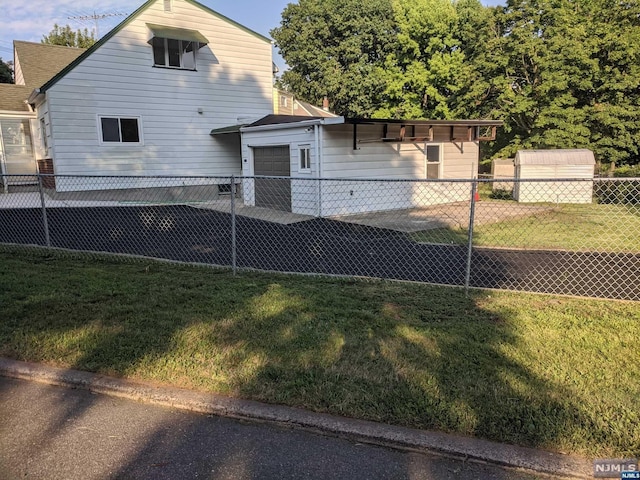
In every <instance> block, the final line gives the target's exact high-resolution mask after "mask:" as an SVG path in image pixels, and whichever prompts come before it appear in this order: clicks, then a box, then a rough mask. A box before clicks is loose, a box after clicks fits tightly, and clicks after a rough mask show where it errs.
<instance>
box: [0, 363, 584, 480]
mask: <svg viewBox="0 0 640 480" xmlns="http://www.w3.org/2000/svg"><path fill="white" fill-rule="evenodd" d="M0 375H2V376H6V377H12V378H16V379H23V380H31V381H35V382H39V383H45V384H49V385H58V386H64V387H73V388H78V389H84V390H89V391H91V392H94V393H102V394H107V395H110V396H114V397H120V398H125V399H128V400H136V401H139V402H145V403H147V404H154V405H159V406H164V407H173V408H175V409H179V410H184V411H189V412H195V413H200V414H209V415H215V416H220V417H228V418H235V419H245V420H250V421H254V422H255V421H258V422H261V423H264V422H266V423H267V424H268V425H271V426H272V427H273V426H277V427H287V428H291V429H294V430H296V431H313V432H320V433H323V434H327V435H330V436H338V437H341V438H346V439H348V440H349V441H350V442H352V444H353V442H360V443H366V444H374V445H381V446H387V447H393V448H394V449H400V450H401V451H418V452H422V453H429V454H438V455H441V456H442V455H444V456H446V457H451V458H453V459H462V460H465V461H472V462H481V463H488V464H490V465H494V466H501V467H509V468H511V469H515V470H509V471H502V470H500V471H498V470H491V469H489V470H488V471H484V473H478V472H476V473H475V474H474V473H473V472H471V471H470V472H469V474H468V475H465V474H464V473H460V472H457V473H456V475H454V476H445V475H444V473H442V474H438V475H427V476H424V475H406V474H405V475H391V476H392V477H393V478H487V479H490V478H493V479H507V478H509V479H511V478H521V479H527V480H529V479H531V478H539V476H538V477H535V476H534V477H531V476H529V475H527V474H525V473H526V472H530V473H534V472H537V473H538V474H545V475H552V476H553V477H554V478H592V477H591V475H592V464H591V462H589V461H588V460H586V459H582V458H575V457H570V456H566V455H560V454H556V453H550V452H545V451H541V450H535V449H531V448H523V447H516V446H511V445H504V444H499V443H495V442H489V441H486V440H480V439H474V438H468V437H460V436H456V435H449V434H444V433H440V432H430V431H422V430H414V429H409V428H402V427H395V426H390V425H384V424H378V423H374V422H366V421H360V420H353V419H348V418H343V417H337V416H333V415H327V414H319V413H314V412H308V411H305V410H300V409H296V408H290V407H283V406H277V405H267V404H262V403H258V402H253V401H247V400H239V399H232V398H227V397H221V396H217V395H213V394H204V393H196V392H192V391H187V390H181V389H176V388H169V387H159V386H157V385H152V384H147V383H138V382H131V381H126V380H121V379H114V378H110V377H104V376H101V375H95V374H90V373H86V372H78V371H74V370H63V369H56V368H52V367H46V366H42V365H36V364H29V363H24V362H18V361H13V360H7V359H0ZM10 387H11V386H10ZM12 388H13V387H11V388H4V389H2V388H0V398H1V399H2V400H3V401H4V402H5V403H6V402H7V401H8V399H7V395H9V393H10V392H13V390H12ZM8 392H9V393H8ZM11 395H13V393H11ZM28 397H29V398H30V399H35V398H36V397H37V395H33V394H29V395H28ZM30 401H31V400H26V401H25V402H27V403H28V402H30ZM21 407H26V404H25V405H22V404H20V403H19V404H18V408H17V410H20V408H21ZM74 408H76V407H75V406H74V405H73V404H71V406H70V407H69V408H68V409H67V410H68V412H67V413H68V414H69V415H71V414H72V413H73V412H72V411H73V409H74ZM116 411H117V410H116ZM7 412H8V411H7ZM0 414H2V417H3V418H5V419H6V418H10V416H9V413H3V412H2V411H0ZM11 415H13V414H11ZM116 415H118V414H116ZM65 421H66V420H65ZM114 421H115V419H114ZM192 421H193V420H192ZM106 422H107V423H108V421H106ZM131 422H132V423H131V425H135V417H134V418H133V419H132V420H131ZM120 423H122V422H120ZM63 425H64V424H59V426H63ZM105 426H106V425H105ZM3 430H4V431H3ZM6 430H7V427H6V424H5V425H3V426H2V427H0V437H2V435H4V434H5V433H6ZM45 432H46V431H45ZM177 432H179V431H177ZM171 433H172V430H171V429H169V430H168V433H166V435H170V434H171ZM136 434H137V433H136ZM123 435H124V434H123ZM176 435H179V433H176ZM295 435H298V434H295ZM18 436H19V435H18ZM194 441H195V440H194ZM293 444H294V445H295V444H296V442H295V441H294V443H293ZM45 446H46V444H45ZM0 448H8V447H6V446H5V447H2V446H1V444H0ZM42 448H44V447H42ZM96 448H98V447H96ZM182 448H183V449H184V450H185V451H188V450H189V449H188V448H187V447H186V446H185V445H182ZM213 448H216V446H215V445H213V444H212V445H210V449H213ZM345 448H346V446H345V445H342V446H338V450H336V451H340V450H342V449H345ZM293 451H294V450H291V452H293ZM345 451H346V450H345ZM291 452H289V451H286V455H288V458H289V460H290V461H291V460H293V461H294V463H295V462H297V461H298V460H299V458H297V456H296V454H295V453H291ZM14 454H17V453H15V452H14ZM378 454H379V452H378V453H376V454H375V455H373V454H372V455H373V456H376V455H378ZM2 456H3V455H0V457H2ZM291 456H293V457H294V458H293V459H292V458H291ZM152 458H155V457H152ZM371 458H373V457H371ZM114 461H115V460H114ZM121 461H124V460H122V459H121ZM5 462H9V463H11V461H10V460H5ZM154 462H160V464H161V463H162V462H161V461H160V460H154V461H153V462H152V463H154ZM18 464H19V462H18ZM154 464H155V463H154ZM11 465H13V463H11ZM11 465H9V467H11ZM131 465H133V464H131ZM363 465H365V466H363V467H359V468H356V469H354V472H355V473H357V475H348V474H347V473H346V472H343V474H342V475H338V476H335V475H333V476H331V475H329V476H328V477H330V478H381V477H388V475H381V476H379V475H376V474H375V473H374V472H372V473H371V474H370V475H369V474H368V473H369V472H367V471H366V470H365V471H364V473H365V475H364V476H363V475H362V474H363V471H362V468H367V467H366V465H368V463H366V462H365V463H364V464H363ZM455 465H458V466H457V467H456V466H455ZM455 465H454V464H450V465H449V466H444V467H443V468H444V470H442V472H446V471H447V470H448V469H450V468H454V470H453V471H455V469H456V468H458V467H459V466H460V465H466V464H455ZM134 466H135V465H134ZM2 467H4V468H5V469H6V468H8V467H7V465H2V464H1V463H0V468H2ZM11 468H13V467H11ZM112 468H115V467H113V466H112ZM132 468H133V467H132ZM434 468H435V467H434ZM438 468H440V467H438ZM474 468H475V467H474ZM12 471H13V470H12ZM117 471H119V472H120V473H123V471H122V470H118V469H115V470H110V472H111V473H114V472H117ZM336 471H339V470H336ZM500 472H502V473H500ZM0 473H2V472H0ZM15 473H16V474H18V473H19V474H20V475H22V473H23V472H21V471H18V470H16V471H15ZM125 473H126V472H125ZM16 476H17V475H16ZM105 476H107V477H108V476H111V475H99V476H98V477H93V478H104V477H105ZM124 476H125V477H126V476H127V475H124ZM134 476H136V477H137V475H134ZM187 476H189V477H193V475H187ZM258 476H260V477H262V476H261V475H258ZM288 476H289V477H291V478H293V477H296V478H297V477H299V476H298V475H288ZM242 477H243V475H239V476H238V477H237V478H242ZM245 477H246V478H250V477H251V476H245ZM307 477H308V478H322V477H319V476H312V475H308V476H307ZM21 478H22V476H21ZM51 478H64V477H63V476H56V477H53V476H52V477H51ZM68 478H72V477H69V476H68ZM85 478H88V477H85ZM118 478H122V475H120V476H118ZM145 478H146V477H145ZM148 478H151V477H148ZM156 478H172V477H171V476H166V477H165V476H159V475H157V476H156ZM254 478H255V477H254ZM272 478H276V476H274V477H272Z"/></svg>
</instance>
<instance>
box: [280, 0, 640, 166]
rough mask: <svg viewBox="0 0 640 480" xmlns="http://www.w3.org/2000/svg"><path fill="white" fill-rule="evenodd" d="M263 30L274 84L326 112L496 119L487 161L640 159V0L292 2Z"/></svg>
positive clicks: (317, 0) (308, 0) (330, 0)
mask: <svg viewBox="0 0 640 480" xmlns="http://www.w3.org/2000/svg"><path fill="white" fill-rule="evenodd" d="M272 35H273V37H274V38H275V40H276V44H277V45H278V47H279V48H280V51H281V53H282V55H283V57H284V59H285V60H286V61H287V63H288V65H289V66H290V67H291V70H290V71H288V72H285V74H284V75H283V77H282V82H283V84H284V85H285V86H286V87H287V88H288V89H290V90H291V91H292V92H293V93H295V94H296V95H297V96H299V97H300V98H305V99H307V100H309V101H311V102H314V103H318V102H319V101H320V100H321V98H322V97H323V96H324V95H328V96H329V97H330V99H331V101H332V103H331V105H332V109H333V110H334V111H336V113H340V114H343V115H348V116H372V117H377V118H497V119H502V120H504V122H505V125H504V127H503V128H502V129H500V133H499V137H498V139H497V140H496V141H495V142H492V143H491V144H490V145H489V150H488V152H487V154H488V155H489V156H494V157H495V156H512V155H514V154H515V152H516V151H517V150H519V149H522V148H590V149H592V150H593V151H594V152H595V153H596V155H597V157H598V159H599V160H600V161H602V162H604V163H608V162H612V161H613V162H616V163H617V164H625V163H626V164H631V163H638V162H639V161H640V0H508V1H507V5H506V6H505V7H483V6H482V5H481V4H480V2H479V0H457V1H453V0H371V1H369V2H362V1H361V0H358V1H356V0H300V2H299V4H290V5H289V6H288V7H287V8H286V9H285V11H284V13H283V19H282V24H281V26H280V27H278V28H276V29H275V30H274V31H273V32H272Z"/></svg>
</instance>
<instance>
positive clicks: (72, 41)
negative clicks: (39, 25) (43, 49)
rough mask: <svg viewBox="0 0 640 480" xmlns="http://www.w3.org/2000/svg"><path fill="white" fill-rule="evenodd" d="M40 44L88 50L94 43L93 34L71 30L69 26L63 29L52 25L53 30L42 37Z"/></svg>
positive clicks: (86, 31) (87, 31) (85, 30)
mask: <svg viewBox="0 0 640 480" xmlns="http://www.w3.org/2000/svg"><path fill="white" fill-rule="evenodd" d="M41 42H42V43H46V44H48V45H62V46H63V47H77V48H89V47H90V46H91V45H93V44H94V43H96V38H95V36H94V33H93V32H89V30H87V29H86V28H85V29H84V30H80V29H78V30H75V31H74V30H72V29H71V27H70V26H69V25H66V26H64V27H61V26H59V25H58V24H57V23H56V24H54V26H53V30H51V31H50V32H49V34H48V35H45V36H44V37H42V40H41Z"/></svg>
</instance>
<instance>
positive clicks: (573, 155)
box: [515, 148, 596, 166]
mask: <svg viewBox="0 0 640 480" xmlns="http://www.w3.org/2000/svg"><path fill="white" fill-rule="evenodd" d="M595 164H596V159H595V156H594V155H593V152H592V151H591V150H588V149H586V148H576V149H569V148H567V149H550V150H518V152H517V153H516V159H515V165H516V166H518V165H595Z"/></svg>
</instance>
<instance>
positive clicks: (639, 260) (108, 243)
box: [0, 205, 640, 300]
mask: <svg viewBox="0 0 640 480" xmlns="http://www.w3.org/2000/svg"><path fill="white" fill-rule="evenodd" d="M47 221H48V226H49V237H50V242H51V246H54V247H60V248H67V249H72V250H84V251H95V252H112V253H123V254H131V255H140V256H146V257H154V258H162V259H170V260H177V261H184V262H196V263H206V264H213V265H222V266H230V265H231V263H232V235H231V232H232V219H231V215H230V214H228V213H224V212H218V211H212V210H204V209H198V208H193V207H189V206H184V205H172V206H126V207H122V206H121V207H113V206H107V207H84V208H49V209H47ZM0 226H2V228H1V230H0V242H1V243H16V244H35V245H45V233H44V228H43V217H42V211H41V210H40V209H4V210H0ZM235 229H236V239H237V240H236V252H237V259H236V261H237V265H238V267H239V268H254V269H259V270H270V271H280V272H298V273H318V274H333V275H347V276H363V277H374V278H385V279H396V280H410V281H418V282H428V283H438V284H446V285H464V279H465V271H466V262H467V249H466V247H464V246H459V245H429V244H420V243H416V242H414V241H412V240H411V239H410V238H409V236H408V235H407V234H406V233H403V232H398V231H395V230H391V229H385V228H378V227H373V226H367V225H360V224H354V223H346V222H341V221H337V220H332V219H326V218H313V219H310V220H306V221H301V222H296V223H291V224H288V225H286V224H279V223H274V222H269V221H265V220H260V219H256V218H249V217H245V216H240V215H238V216H237V217H236V224H235ZM471 260H472V261H471V286H474V287H483V288H501V289H510V290H524V291H534V292H546V293H559V294H569V295H579V296H591V297H603V298H618V299H630V300H640V255H638V254H620V253H606V252H567V251H547V250H531V251H523V250H509V249H492V248H474V250H473V255H472V259H471Z"/></svg>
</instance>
